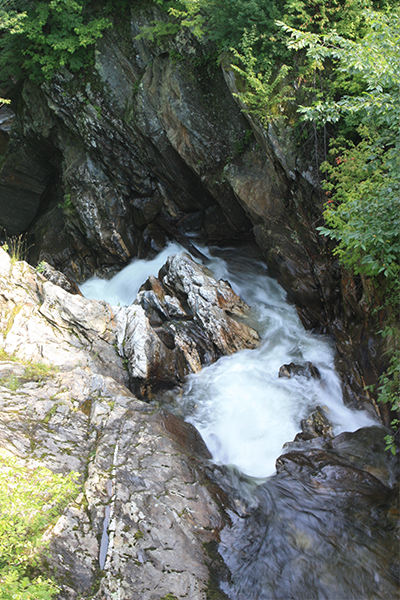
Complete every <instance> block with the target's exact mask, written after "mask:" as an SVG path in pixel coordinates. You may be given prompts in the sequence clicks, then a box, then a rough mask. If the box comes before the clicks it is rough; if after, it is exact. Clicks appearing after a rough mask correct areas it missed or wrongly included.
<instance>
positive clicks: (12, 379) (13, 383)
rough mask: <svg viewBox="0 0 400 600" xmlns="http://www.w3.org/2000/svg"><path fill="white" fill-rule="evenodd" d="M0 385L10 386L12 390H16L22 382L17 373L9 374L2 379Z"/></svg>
mask: <svg viewBox="0 0 400 600" xmlns="http://www.w3.org/2000/svg"><path fill="white" fill-rule="evenodd" d="M0 385H3V386H5V387H8V389H9V390H10V391H11V392H15V391H16V390H17V389H18V388H19V387H20V386H21V382H20V380H19V379H18V377H16V376H15V375H9V376H8V377H2V378H1V379H0Z"/></svg>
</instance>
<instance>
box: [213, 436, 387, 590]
mask: <svg viewBox="0 0 400 600" xmlns="http://www.w3.org/2000/svg"><path fill="white" fill-rule="evenodd" d="M386 432H387V430H386V429H385V428H383V427H372V428H363V429H360V430H359V431H357V432H355V433H353V434H341V435H339V436H337V437H336V438H334V439H333V440H331V439H326V440H325V441H324V442H323V445H322V446H321V438H318V439H313V440H309V441H306V442H299V443H298V444H297V446H298V449H297V450H296V448H295V446H296V445H295V444H293V445H291V449H290V451H289V452H287V453H286V454H284V455H282V456H281V457H280V458H279V459H278V461H277V474H276V475H275V476H273V477H270V478H269V479H268V480H267V481H266V482H265V483H264V484H262V485H260V486H259V488H258V489H257V490H256V492H255V500H256V501H253V505H250V504H248V505H247V510H246V512H245V514H243V515H242V513H241V511H236V510H235V506H236V503H232V504H231V510H232V513H233V515H234V516H233V519H232V524H231V525H229V526H227V527H226V528H225V529H224V530H223V531H222V532H221V544H220V552H221V554H222V556H223V558H224V560H225V561H226V563H227V565H228V567H229V569H230V571H231V573H232V581H231V583H229V584H226V586H225V587H224V590H225V591H226V592H227V593H228V595H229V597H230V598H234V599H235V600H239V598H240V600H261V599H264V598H268V599H270V598H271V599H274V600H280V599H282V598H326V599H328V600H337V599H338V598H346V599H352V600H358V598H360V597H361V596H362V597H363V598H374V599H375V600H386V598H395V597H396V596H397V595H398V589H399V588H398V585H399V580H398V564H397V563H398V552H397V548H398V541H397V539H398V531H397V526H398V525H397V521H398V488H397V486H396V485H393V487H392V488H390V487H388V485H387V483H388V478H387V477H386V483H383V480H382V479H381V475H382V474H384V472H385V468H383V465H384V464H385V463H386V470H387V469H389V471H390V470H392V468H393V459H394V457H390V454H389V453H386V454H385V452H384V448H383V445H382V442H383V438H384V436H385V435H386ZM342 436H343V437H342ZM373 440H374V441H375V443H374V441H373ZM317 444H318V445H319V446H320V447H318V445H317ZM368 445H370V447H369V449H367V448H368ZM364 451H366V452H365V456H364V457H363V453H364ZM377 465H379V468H378V469H376V467H377ZM371 467H373V469H374V470H375V471H374V472H372V470H371ZM378 473H379V478H378V477H376V475H378ZM220 483H221V485H222V486H223V487H224V486H225V485H226V484H225V482H224V480H223V479H220ZM390 485H392V484H390ZM242 487H243V497H244V498H246V494H247V493H248V492H249V489H250V488H249V487H246V486H245V485H243V483H242ZM310 565H312V568H310Z"/></svg>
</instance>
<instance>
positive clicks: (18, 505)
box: [0, 450, 78, 600]
mask: <svg viewBox="0 0 400 600" xmlns="http://www.w3.org/2000/svg"><path fill="white" fill-rule="evenodd" d="M77 493H78V485H77V483H76V474H75V473H70V474H69V475H68V476H66V477H64V476H63V475H60V474H56V473H52V472H51V471H50V470H49V469H46V468H44V467H38V466H35V465H32V466H31V467H27V466H26V465H25V464H23V463H22V462H21V461H19V460H18V459H16V458H14V457H12V456H11V455H9V453H7V452H6V451H4V450H2V451H1V452H0V599H1V600H11V599H13V600H49V599H50V598H53V597H54V596H55V594H56V593H57V591H58V587H57V585H56V583H55V582H54V581H53V580H52V579H51V578H48V577H47V576H44V577H43V575H41V571H42V570H43V569H42V566H41V565H42V560H43V558H44V551H45V548H46V543H45V542H44V540H43V534H44V533H45V532H46V530H47V529H48V528H49V527H51V525H53V524H54V523H55V521H56V520H57V518H58V516H59V515H60V514H61V513H62V511H63V510H64V508H65V507H66V505H67V504H68V502H70V501H71V499H72V498H74V497H75V496H76V495H77Z"/></svg>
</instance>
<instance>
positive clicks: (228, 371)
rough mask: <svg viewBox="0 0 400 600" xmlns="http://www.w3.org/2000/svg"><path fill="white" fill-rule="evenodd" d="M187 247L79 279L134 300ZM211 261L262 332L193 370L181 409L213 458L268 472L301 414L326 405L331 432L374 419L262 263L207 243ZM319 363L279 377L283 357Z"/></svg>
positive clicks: (88, 291) (88, 288) (86, 288)
mask: <svg viewBox="0 0 400 600" xmlns="http://www.w3.org/2000/svg"><path fill="white" fill-rule="evenodd" d="M181 251H183V249H182V248H181V247H180V246H179V245H177V244H170V245H169V246H168V247H167V248H166V249H165V250H163V252H161V253H160V254H159V255H158V256H157V257H156V258H155V259H153V260H148V261H146V260H134V261H133V262H132V263H131V264H130V265H128V266H127V267H126V268H125V269H123V270H122V271H120V272H119V273H118V274H117V275H116V276H115V277H113V278H112V279H111V280H109V281H106V280H102V279H99V278H92V279H90V280H89V281H87V282H86V283H84V284H83V285H82V286H81V291H82V293H83V295H84V296H86V297H88V298H93V299H97V300H106V301H107V302H109V303H110V304H112V305H120V306H122V305H129V304H131V303H132V302H133V301H134V299H135V297H136V294H137V292H138V290H139V287H140V286H141V285H142V284H143V283H144V282H145V280H146V279H147V277H148V276H149V275H157V273H158V270H159V269H160V267H161V266H162V265H163V264H164V263H165V261H166V259H167V257H168V256H169V255H171V254H175V253H177V252H181ZM202 252H204V253H206V254H207V255H208V256H209V258H210V263H209V264H208V265H207V267H208V268H209V269H210V270H211V271H212V272H213V274H214V277H216V278H217V279H221V278H222V279H226V280H228V281H229V282H230V284H231V285H232V287H233V289H234V291H235V292H236V293H237V294H239V295H240V297H241V298H242V299H243V300H244V301H245V302H247V304H248V305H249V306H250V307H251V317H250V320H249V325H251V326H253V327H254V328H255V329H257V331H258V332H259V334H260V335H261V338H262V342H261V344H260V346H259V348H257V349H256V350H243V351H240V352H237V353H236V354H234V355H232V356H227V357H223V358H221V359H219V360H218V361H217V362H216V363H214V364H213V365H211V366H208V367H204V368H203V369H202V370H201V371H200V372H199V373H197V374H194V375H191V376H189V377H188V379H187V382H186V384H185V386H184V390H183V393H182V395H181V396H180V397H178V395H177V402H178V404H179V410H180V412H181V414H182V415H183V416H184V418H185V419H186V420H187V421H188V422H190V423H192V424H193V425H194V426H195V427H196V428H197V429H198V431H199V432H200V433H201V435H202V437H203V439H204V441H205V443H206V444H207V447H208V448H209V450H210V452H211V454H212V456H213V460H214V461H215V462H216V463H219V464H225V465H234V466H235V467H236V468H238V469H239V470H240V471H241V472H242V473H244V474H245V475H248V476H251V477H255V478H265V477H268V476H270V475H272V474H273V473H274V472H275V461H276V459H277V457H278V456H279V455H280V454H281V453H282V446H283V445H284V444H285V443H286V442H288V441H291V440H293V438H294V437H295V435H296V433H298V432H299V431H300V429H301V427H300V421H301V419H303V418H307V417H308V416H309V415H310V413H311V412H312V410H313V409H314V408H315V407H316V406H317V405H319V406H322V407H323V408H324V410H325V413H326V415H327V417H328V418H329V419H330V421H331V422H332V423H333V424H334V433H335V434H338V433H340V432H342V431H355V430H356V429H359V428H360V427H364V426H368V425H374V424H376V421H374V420H373V418H372V417H371V416H370V415H369V414H368V413H366V412H365V411H353V410H351V409H349V408H348V407H346V406H345V405H344V404H343V397H342V391H341V383H340V379H339V377H338V375H337V373H336V371H335V367H334V357H335V352H334V347H333V344H332V342H331V340H330V339H329V338H327V337H326V336H321V335H315V334H312V333H310V332H307V331H305V329H304V327H303V326H302V324H301V322H300V319H299V317H298V315H297V312H296V309H295V307H294V306H292V305H290V304H289V303H288V302H287V300H286V294H285V292H284V290H283V289H282V288H281V287H280V286H279V284H278V283H277V282H276V281H275V280H273V279H272V278H270V277H269V276H268V274H267V269H266V267H265V265H264V264H263V263H262V262H261V261H258V260H254V258H253V257H252V256H247V255H246V253H245V252H243V251H239V250H238V249H234V250H229V249H228V250H227V249H225V250H221V249H212V250H211V251H207V250H204V249H203V248H202ZM308 361H310V362H311V363H312V364H313V365H315V366H316V367H317V368H318V370H319V372H320V374H321V379H313V378H309V377H305V376H296V377H292V378H290V379H287V378H280V377H278V373H279V368H280V367H281V366H282V365H283V364H288V363H291V362H293V363H295V364H299V365H304V364H305V363H306V362H308Z"/></svg>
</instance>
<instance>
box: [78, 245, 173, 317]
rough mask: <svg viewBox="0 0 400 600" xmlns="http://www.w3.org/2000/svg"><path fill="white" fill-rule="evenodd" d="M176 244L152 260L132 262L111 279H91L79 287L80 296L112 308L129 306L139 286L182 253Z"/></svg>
mask: <svg viewBox="0 0 400 600" xmlns="http://www.w3.org/2000/svg"><path fill="white" fill-rule="evenodd" d="M183 251H184V249H183V248H182V246H179V245H178V244H173V243H171V244H168V246H166V247H165V248H164V250H163V251H162V252H160V254H158V255H157V256H156V257H155V258H153V260H140V259H135V260H133V261H132V262H131V263H130V264H129V265H128V266H127V267H125V268H124V269H122V271H120V272H119V273H117V274H116V275H115V276H114V277H113V278H112V279H109V280H107V279H100V277H92V278H91V279H88V280H87V281H85V283H83V284H82V285H81V286H80V290H81V292H82V294H83V295H84V296H85V297H86V298H90V299H92V300H105V301H106V302H108V303H109V304H112V305H114V306H129V304H132V302H133V301H134V300H135V298H136V295H137V293H138V291H139V288H140V286H141V285H142V284H143V283H144V282H145V281H146V279H147V278H148V277H149V276H150V275H155V276H157V274H158V271H159V270H160V269H161V267H162V266H163V264H164V263H165V261H166V260H167V258H168V256H170V255H171V254H177V253H178V252H183Z"/></svg>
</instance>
